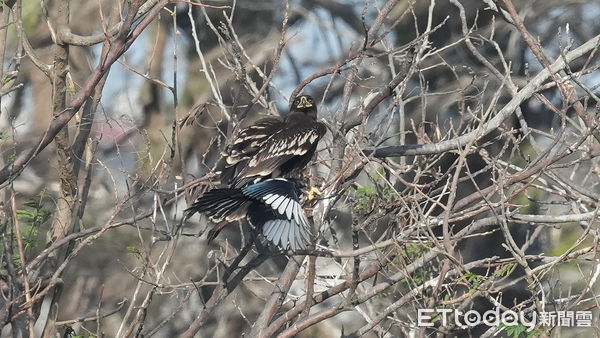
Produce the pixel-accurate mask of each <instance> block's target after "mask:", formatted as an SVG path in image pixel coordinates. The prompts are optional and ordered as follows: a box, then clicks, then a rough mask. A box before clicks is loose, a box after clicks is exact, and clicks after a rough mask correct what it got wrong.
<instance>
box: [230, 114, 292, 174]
mask: <svg viewBox="0 0 600 338" xmlns="http://www.w3.org/2000/svg"><path fill="white" fill-rule="evenodd" d="M282 125H283V120H282V119H281V118H279V117H267V118H264V119H261V120H258V121H256V122H255V123H254V124H253V125H251V126H249V127H246V128H244V129H242V130H240V131H239V132H238V133H237V134H236V135H235V136H234V137H233V140H232V142H231V143H230V144H229V145H228V146H227V148H226V149H225V152H224V153H223V156H224V157H225V160H226V163H227V165H228V166H232V165H235V164H237V163H239V162H240V161H243V160H247V159H249V158H250V157H252V156H253V155H255V154H256V153H257V152H258V151H259V150H260V149H261V147H263V146H264V144H265V142H266V141H267V140H268V139H269V137H271V136H272V135H273V134H274V133H276V132H277V131H278V130H280V129H281V127H282Z"/></svg>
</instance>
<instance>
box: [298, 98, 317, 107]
mask: <svg viewBox="0 0 600 338" xmlns="http://www.w3.org/2000/svg"><path fill="white" fill-rule="evenodd" d="M312 106H313V105H312V103H310V102H308V99H307V98H306V96H302V97H300V102H299V103H298V104H297V105H296V108H298V109H302V108H310V107H312Z"/></svg>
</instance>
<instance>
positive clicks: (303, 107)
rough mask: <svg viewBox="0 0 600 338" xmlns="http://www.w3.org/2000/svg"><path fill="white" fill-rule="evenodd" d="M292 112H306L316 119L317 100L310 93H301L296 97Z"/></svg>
mask: <svg viewBox="0 0 600 338" xmlns="http://www.w3.org/2000/svg"><path fill="white" fill-rule="evenodd" d="M290 113H304V114H306V115H307V116H309V117H311V118H313V119H316V118H317V104H316V103H315V100H314V99H313V98H312V97H311V96H309V95H300V96H298V97H296V99H295V100H294V102H293V103H292V108H291V109H290Z"/></svg>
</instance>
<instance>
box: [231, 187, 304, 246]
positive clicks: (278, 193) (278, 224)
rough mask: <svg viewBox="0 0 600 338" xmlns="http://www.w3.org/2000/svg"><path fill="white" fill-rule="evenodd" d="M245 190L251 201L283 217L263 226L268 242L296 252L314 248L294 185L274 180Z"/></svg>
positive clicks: (243, 190) (243, 191)
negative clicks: (311, 244) (310, 246)
mask: <svg viewBox="0 0 600 338" xmlns="http://www.w3.org/2000/svg"><path fill="white" fill-rule="evenodd" d="M241 190H242V193H243V194H244V195H246V196H247V197H249V198H252V199H257V200H260V201H262V202H263V203H264V204H265V205H266V206H268V207H269V208H270V209H271V210H273V212H275V213H276V214H278V215H279V217H278V218H276V219H271V220H267V221H266V222H265V223H264V224H263V226H262V231H263V234H264V235H265V237H267V239H269V240H270V241H272V242H273V243H275V244H277V245H279V246H281V247H283V248H286V249H288V248H291V249H293V250H298V249H305V248H306V247H307V246H308V245H309V244H310V236H311V225H310V222H309V221H308V218H307V217H306V214H305V213H304V210H303V209H302V205H301V204H300V202H299V201H298V194H297V192H296V185H295V183H294V182H292V181H288V180H286V179H270V180H266V181H263V182H259V183H256V184H253V185H250V186H248V187H245V188H243V189H241Z"/></svg>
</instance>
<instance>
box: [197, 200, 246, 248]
mask: <svg viewBox="0 0 600 338" xmlns="http://www.w3.org/2000/svg"><path fill="white" fill-rule="evenodd" d="M247 207H248V198H247V197H246V196H244V194H243V193H242V191H241V190H240V189H214V190H211V191H207V192H206V193H204V195H202V196H201V197H200V198H198V199H197V200H196V202H194V204H192V206H191V207H189V208H188V209H187V210H186V211H185V219H188V218H189V217H190V216H192V215H193V214H195V213H196V212H201V213H204V214H206V215H207V216H208V217H209V218H210V219H211V221H213V222H215V223H217V224H216V225H215V226H214V227H213V228H212V229H211V230H210V231H209V232H208V236H207V237H208V242H209V243H210V242H211V241H212V240H213V239H215V237H217V235H218V234H219V232H221V230H223V228H224V227H225V226H226V225H227V224H229V222H231V221H233V220H235V219H239V218H241V217H243V216H245V214H246V209H247Z"/></svg>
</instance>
